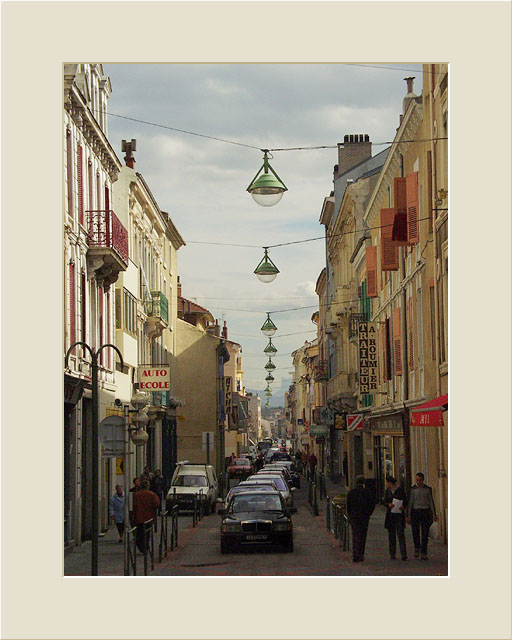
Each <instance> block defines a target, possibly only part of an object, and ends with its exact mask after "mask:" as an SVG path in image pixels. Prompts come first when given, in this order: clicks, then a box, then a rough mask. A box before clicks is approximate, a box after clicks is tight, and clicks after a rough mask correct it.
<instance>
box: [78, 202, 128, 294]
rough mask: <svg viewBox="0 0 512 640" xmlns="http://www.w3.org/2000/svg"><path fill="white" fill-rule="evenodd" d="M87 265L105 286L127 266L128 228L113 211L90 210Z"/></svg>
mask: <svg viewBox="0 0 512 640" xmlns="http://www.w3.org/2000/svg"><path fill="white" fill-rule="evenodd" d="M86 213H87V222H88V228H89V233H88V243H89V248H88V250H87V266H88V268H89V270H90V271H93V272H94V275H95V277H96V280H97V282H98V283H100V284H101V285H102V286H103V288H104V289H108V288H109V287H110V285H111V284H114V282H116V280H117V279H118V277H119V273H120V272H121V271H126V269H127V268H128V231H127V230H126V229H125V228H124V226H123V225H122V224H121V221H120V220H119V218H118V217H117V216H116V214H115V213H114V212H113V211H112V210H89V211H86Z"/></svg>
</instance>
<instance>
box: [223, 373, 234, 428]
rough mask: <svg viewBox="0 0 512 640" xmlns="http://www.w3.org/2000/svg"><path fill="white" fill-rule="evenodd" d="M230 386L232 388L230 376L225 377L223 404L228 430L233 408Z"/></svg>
mask: <svg viewBox="0 0 512 640" xmlns="http://www.w3.org/2000/svg"><path fill="white" fill-rule="evenodd" d="M232 386H233V378H232V377H231V376H227V377H225V378H224V402H225V411H226V418H227V421H228V429H229V427H230V423H231V422H232V421H233V418H232V416H231V410H232V408H233V394H232Z"/></svg>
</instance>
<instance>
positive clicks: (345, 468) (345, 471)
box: [341, 451, 348, 487]
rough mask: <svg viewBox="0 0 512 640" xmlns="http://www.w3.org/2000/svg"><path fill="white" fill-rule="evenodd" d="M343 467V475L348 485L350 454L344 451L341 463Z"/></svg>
mask: <svg viewBox="0 0 512 640" xmlns="http://www.w3.org/2000/svg"><path fill="white" fill-rule="evenodd" d="M341 466H342V467H343V477H344V478H345V486H346V487H348V456H347V452H346V451H344V452H343V461H342V463H341Z"/></svg>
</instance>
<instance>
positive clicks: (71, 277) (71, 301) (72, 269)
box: [69, 262, 76, 353]
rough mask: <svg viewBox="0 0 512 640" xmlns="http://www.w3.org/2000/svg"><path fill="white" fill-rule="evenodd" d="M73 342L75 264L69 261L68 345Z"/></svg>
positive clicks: (74, 329)
mask: <svg viewBox="0 0 512 640" xmlns="http://www.w3.org/2000/svg"><path fill="white" fill-rule="evenodd" d="M74 342H76V317H75V265H74V263H72V262H71V263H70V264H69V345H70V346H71V345H72V344H73V343H74ZM73 353H75V350H73Z"/></svg>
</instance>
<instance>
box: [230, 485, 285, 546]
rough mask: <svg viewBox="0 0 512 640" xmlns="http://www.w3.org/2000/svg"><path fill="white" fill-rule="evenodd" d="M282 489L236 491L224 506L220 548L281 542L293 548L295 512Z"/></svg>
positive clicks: (282, 544) (281, 544) (280, 543)
mask: <svg viewBox="0 0 512 640" xmlns="http://www.w3.org/2000/svg"><path fill="white" fill-rule="evenodd" d="M295 512H296V509H295V508H294V507H291V508H289V507H287V506H286V505H285V503H284V500H283V498H282V496H281V495H280V493H279V492H277V491H271V492H268V491H262V490H260V489H255V490H253V491H251V492H243V493H237V494H235V495H234V496H233V497H232V498H231V499H230V500H229V502H228V504H227V507H226V509H220V510H219V514H220V515H221V516H222V523H221V526H220V551H221V553H229V552H231V551H234V550H235V549H239V548H241V547H253V546H255V545H273V544H279V545H280V546H281V547H282V549H283V551H293V525H292V513H295Z"/></svg>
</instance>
